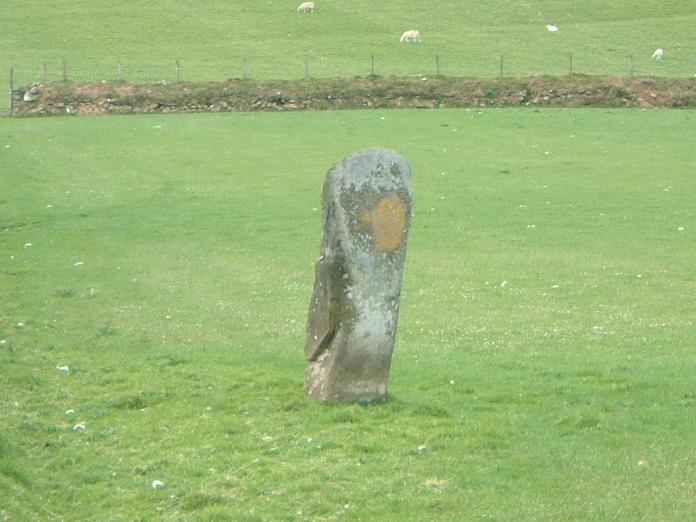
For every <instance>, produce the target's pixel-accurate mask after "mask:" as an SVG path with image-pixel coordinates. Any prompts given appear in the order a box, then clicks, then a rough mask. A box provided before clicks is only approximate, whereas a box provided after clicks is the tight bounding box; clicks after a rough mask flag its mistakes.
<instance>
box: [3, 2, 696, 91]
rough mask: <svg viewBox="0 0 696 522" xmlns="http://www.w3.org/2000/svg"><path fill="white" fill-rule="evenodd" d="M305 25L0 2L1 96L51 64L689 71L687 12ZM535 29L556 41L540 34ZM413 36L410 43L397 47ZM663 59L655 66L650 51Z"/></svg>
mask: <svg viewBox="0 0 696 522" xmlns="http://www.w3.org/2000/svg"><path fill="white" fill-rule="evenodd" d="M316 3H317V10H316V13H315V14H314V15H311V16H303V15H300V14H298V13H296V12H295V8H296V7H297V4H299V0H274V1H270V0H268V1H262V2H240V1H229V0H210V1H208V2H205V3H201V2H191V1H186V2H182V1H179V0H162V1H160V2H157V3H156V4H143V2H136V1H135V0H120V1H119V2H111V3H104V2H93V1H90V0H50V1H49V2H44V4H45V5H44V6H43V7H39V6H36V8H34V9H24V8H23V4H22V3H21V2H19V0H5V1H3V2H2V3H0V20H2V23H3V30H2V32H0V49H2V51H3V52H2V58H0V60H1V61H0V66H1V67H2V71H3V72H2V75H1V77H0V82H2V83H0V88H5V87H6V86H7V83H6V82H7V76H8V75H7V71H8V69H9V67H10V66H14V67H15V74H16V81H17V82H18V83H22V82H24V83H26V82H29V81H30V80H35V81H40V80H41V78H42V77H43V64H44V63H46V64H47V66H48V74H49V78H51V79H60V78H61V77H62V71H61V68H62V66H61V62H62V60H65V61H66V63H67V64H68V76H69V77H70V78H73V79H76V80H82V81H84V80H93V81H99V80H101V79H115V78H116V75H117V64H118V63H121V64H122V74H123V77H124V78H125V79H130V80H136V81H157V80H162V79H167V80H171V79H173V78H174V77H175V66H174V63H175V61H176V60H180V62H181V64H182V75H183V78H184V79H186V80H191V81H197V80H222V79H226V78H230V77H240V76H241V74H242V66H241V61H242V59H246V60H247V68H248V73H249V75H250V76H251V77H252V78H262V79H268V78H289V79H290V78H302V77H303V75H304V60H305V59H307V60H308V63H309V67H310V74H311V75H313V76H316V77H326V76H353V75H366V74H369V73H370V70H371V69H370V68H371V61H370V60H371V58H370V57H371V56H372V55H375V72H376V73H378V74H382V75H389V74H394V75H415V74H433V73H434V70H435V67H434V56H435V55H436V54H437V55H439V57H440V63H441V72H442V73H443V74H446V75H450V76H487V77H490V76H496V75H498V74H499V62H500V56H501V55H503V56H504V62H505V65H504V68H505V74H507V75H513V76H514V75H521V76H529V75H532V74H565V73H567V72H568V70H569V58H568V54H569V53H573V57H574V70H575V71H576V72H579V73H585V74H619V75H627V74H628V73H629V65H628V58H629V55H631V54H633V55H634V60H635V72H636V74H649V75H668V76H684V77H686V76H689V77H690V76H693V75H694V74H696V41H695V40H694V38H693V27H694V25H696V1H694V0H683V1H679V2H664V1H663V0H645V1H642V2H640V3H636V2H633V1H628V0H619V1H615V2H606V1H605V0H586V1H583V2H567V1H564V0H536V1H525V2H522V1H509V0H495V1H490V2H471V1H453V0H431V1H429V2H414V1H406V0H388V1H383V2H380V3H379V6H376V5H375V4H374V2H370V1H368V0H352V1H350V2H335V1H324V0H320V1H317V2H316ZM546 24H556V25H558V26H559V28H560V30H559V32H558V33H555V34H551V33H549V32H547V31H546V29H545V26H546ZM412 27H416V28H418V29H419V30H420V32H421V33H422V35H423V44H422V45H401V44H399V36H400V35H401V33H402V32H403V31H404V30H406V29H409V28H412ZM657 47H661V48H664V49H665V53H666V54H665V58H664V59H663V60H662V61H661V62H659V63H653V62H652V61H651V60H650V56H651V54H652V52H653V51H654V50H655V48H657Z"/></svg>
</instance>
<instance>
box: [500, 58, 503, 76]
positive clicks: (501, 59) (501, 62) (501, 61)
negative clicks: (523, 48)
mask: <svg viewBox="0 0 696 522" xmlns="http://www.w3.org/2000/svg"><path fill="white" fill-rule="evenodd" d="M500 77H501V78H502V77H503V55H502V54H501V55H500Z"/></svg>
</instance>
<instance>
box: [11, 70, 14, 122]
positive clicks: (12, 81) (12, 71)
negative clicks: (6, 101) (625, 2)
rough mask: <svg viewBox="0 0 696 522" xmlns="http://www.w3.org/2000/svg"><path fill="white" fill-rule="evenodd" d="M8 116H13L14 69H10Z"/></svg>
mask: <svg viewBox="0 0 696 522" xmlns="http://www.w3.org/2000/svg"><path fill="white" fill-rule="evenodd" d="M10 116H14V67H10Z"/></svg>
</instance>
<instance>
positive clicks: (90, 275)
mask: <svg viewBox="0 0 696 522" xmlns="http://www.w3.org/2000/svg"><path fill="white" fill-rule="evenodd" d="M695 125H696V114H695V113H693V112H687V111H628V110H614V111H606V110H545V111H536V110H534V111H533V110H513V109H508V110H485V111H473V110H472V111H469V110H457V111H455V110H448V111H420V112H419V111H343V112H337V113H336V112H326V113H302V114H300V113H282V114H271V113H257V114H225V115H211V114H209V115H170V116H149V117H135V116H133V117H113V118H53V119H31V120H22V119H13V120H9V119H3V120H0V186H1V187H2V191H1V192H0V296H1V297H0V343H1V344H0V390H2V393H1V394H0V518H5V519H8V520H33V519H35V520H52V519H56V520H58V519H61V518H64V519H65V520H85V519H93V520H138V519H141V520H153V519H162V520H194V519H195V520H294V519H305V520H484V519H485V520H690V519H693V518H694V517H696V500H695V499H696V480H695V479H694V477H696V435H695V434H696V420H695V419H696V416H695V415H694V408H695V407H696V391H695V390H694V380H693V378H694V374H695V371H696V356H695V354H694V348H695V345H696V334H695V332H696V329H695V324H694V321H695V319H694V318H695V317H696V267H695V265H694V258H693V253H694V251H696V236H695V235H694V232H696V209H695V207H694V204H693V202H694V194H696V178H695V177H694V175H693V174H694V170H695V169H696V159H695V157H694V153H693V151H694V150H695V147H696V138H694V137H693V136H694V135H693V132H692V130H693V128H694V126H695ZM377 144H378V145H383V146H387V147H390V148H394V149H396V150H397V151H399V152H401V153H402V154H404V155H405V156H406V157H407V158H408V159H409V160H410V161H411V162H412V164H413V167H414V177H413V181H414V193H415V215H414V219H413V226H412V229H411V237H410V242H409V252H408V258H407V266H406V272H405V279H404V289H403V295H402V312H401V316H400V326H399V333H398V339H397V346H396V351H395V357H394V361H393V367H392V378H391V386H390V400H389V401H388V402H387V403H385V404H381V405H373V406H368V407H365V406H358V405H341V406H320V405H317V404H315V403H313V402H310V401H308V400H306V399H305V398H304V397H303V393H302V378H303V369H304V361H303V356H302V343H303V333H304V321H305V318H306V308H307V304H308V299H309V295H310V292H311V284H312V277H313V269H312V263H313V260H314V259H315V256H316V255H317V252H318V243H319V233H320V223H319V212H318V210H317V206H318V205H319V201H320V189H321V183H322V180H323V176H324V172H325V170H326V169H327V168H328V166H329V165H330V164H331V163H332V162H333V161H335V160H337V159H338V158H340V157H341V156H342V155H344V154H346V153H348V152H351V151H353V150H356V149H359V148H361V147H364V146H372V145H377ZM57 366H68V367H69V371H60V370H58V369H57V368H56V367H57ZM71 410H72V412H70V411H71ZM66 412H69V413H66ZM79 423H84V429H79V427H78V429H77V430H76V429H74V428H75V427H76V426H78V425H79ZM153 480H161V481H162V482H164V484H165V487H164V488H162V489H156V490H155V489H152V487H151V483H152V481H153Z"/></svg>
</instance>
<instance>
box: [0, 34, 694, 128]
mask: <svg viewBox="0 0 696 522" xmlns="http://www.w3.org/2000/svg"><path fill="white" fill-rule="evenodd" d="M411 50H413V52H411V53H410V55H409V57H408V58H409V59H408V60H406V61H405V60H404V59H403V56H402V55H396V54H392V55H386V54H385V55H378V54H368V55H365V56H360V57H355V56H345V55H344V56H340V57H339V56H329V55H316V54H315V55H311V56H306V57H294V58H292V59H288V60H286V59H281V58H278V57H273V58H269V57H241V56H240V57H230V58H228V59H227V60H225V61H217V62H209V63H192V62H185V61H182V60H175V59H172V60H171V61H169V62H168V63H165V62H162V63H158V64H146V65H143V64H135V63H123V62H118V61H115V62H113V63H111V64H85V63H74V64H73V63H70V61H69V60H67V59H64V60H62V61H60V62H58V63H55V62H53V63H49V62H45V63H40V64H32V65H29V66H26V65H21V64H20V65H17V64H15V65H13V66H12V67H11V68H10V69H9V74H7V75H6V76H5V78H6V80H5V81H3V80H2V79H0V89H2V92H3V95H2V96H0V115H7V114H11V113H12V100H11V96H10V92H11V89H16V88H17V87H18V86H21V85H27V84H29V83H32V82H36V83H41V82H43V83H46V82H56V81H71V82H76V83H82V82H84V83H97V82H113V81H126V82H133V83H155V82H178V81H192V82H197V81H220V80H226V79H232V78H239V79H259V80H273V79H281V78H282V79H302V78H304V79H308V78H328V77H346V78H347V77H352V76H367V75H374V74H376V75H382V76H388V75H396V76H429V75H445V76H453V77H457V76H458V77H481V78H491V77H529V76H537V75H552V76H560V75H565V74H593V75H612V76H634V75H636V76H645V75H649V76H666V77H691V76H696V74H694V73H696V59H695V58H694V57H689V56H687V55H686V53H685V54H684V55H678V56H668V57H666V58H665V59H663V60H660V61H655V60H653V59H651V57H650V55H649V54H648V55H646V53H644V52H641V53H640V54H638V53H630V52H620V51H614V52H600V53H595V54H593V55H592V56H589V57H588V56H581V55H577V54H575V53H572V52H562V51H547V52H544V53H542V54H540V55H533V56H530V55H529V54H527V53H525V52H524V51H523V50H520V51H519V52H517V53H516V54H507V55H501V54H496V53H491V52H481V53H480V54H478V55H475V56H472V55H471V54H470V53H469V54H467V55H466V56H444V55H441V54H439V53H432V52H431V51H429V50H426V49H424V48H422V47H420V46H410V48H409V51H411ZM6 82H7V83H6Z"/></svg>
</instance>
